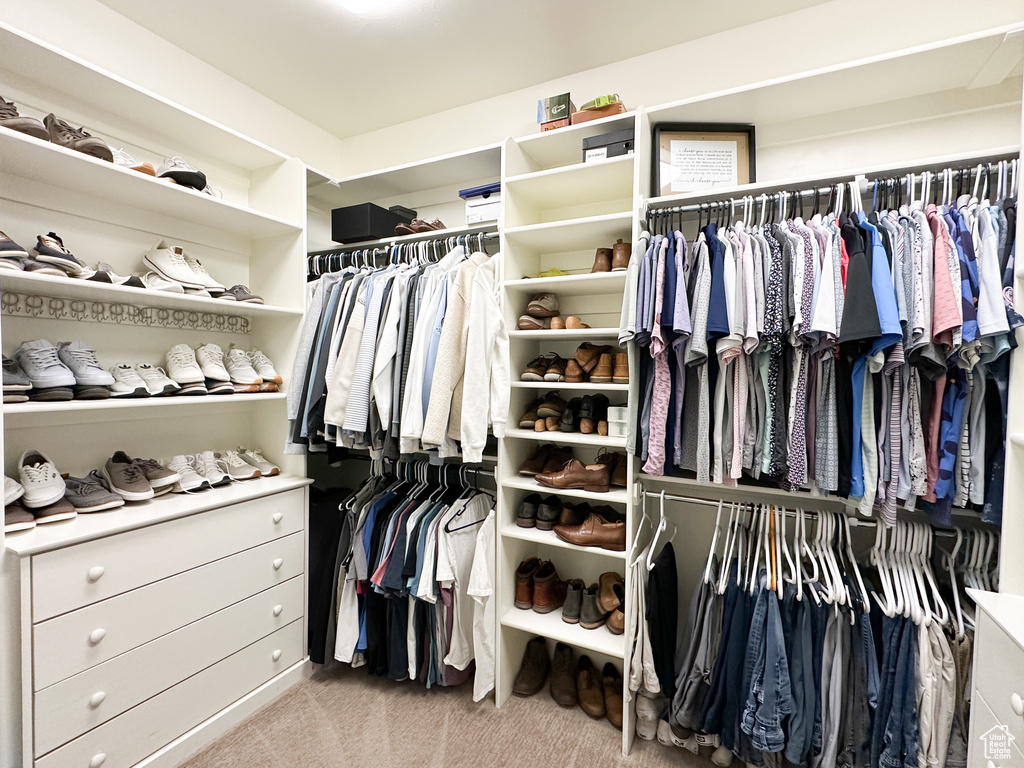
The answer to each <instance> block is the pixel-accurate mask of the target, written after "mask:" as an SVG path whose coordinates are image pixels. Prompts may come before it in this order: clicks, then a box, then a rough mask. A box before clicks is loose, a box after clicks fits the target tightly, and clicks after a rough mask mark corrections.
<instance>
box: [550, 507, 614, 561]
mask: <svg viewBox="0 0 1024 768" xmlns="http://www.w3.org/2000/svg"><path fill="white" fill-rule="evenodd" d="M555 535H556V536H557V537H558V538H560V539H561V540H562V541H566V542H568V543H569V544H575V545H576V546H577V547H600V548H601V549H606V550H608V551H609V552H625V551H626V524H625V523H611V522H608V521H607V520H605V519H604V518H602V517H600V516H599V515H593V514H592V515H590V516H589V517H587V519H586V520H584V521H583V523H581V524H580V525H556V526H555Z"/></svg>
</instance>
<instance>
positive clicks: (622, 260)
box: [612, 238, 633, 272]
mask: <svg viewBox="0 0 1024 768" xmlns="http://www.w3.org/2000/svg"><path fill="white" fill-rule="evenodd" d="M632 250H633V247H632V246H631V245H630V244H629V243H624V242H622V239H621V238H619V240H617V241H616V242H615V245H613V246H612V272H622V271H624V270H626V269H628V268H629V256H630V254H631V252H632Z"/></svg>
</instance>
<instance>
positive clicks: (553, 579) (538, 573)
mask: <svg viewBox="0 0 1024 768" xmlns="http://www.w3.org/2000/svg"><path fill="white" fill-rule="evenodd" d="M515 606H516V608H519V609H520V610H524V611H525V610H530V609H533V610H534V611H536V612H537V613H551V612H552V611H554V610H556V609H558V608H561V609H562V621H564V622H565V623H566V624H579V625H580V626H581V627H583V628H584V629H600V628H601V627H603V626H605V625H608V631H609V632H611V633H612V634H613V635H621V634H622V633H623V632H624V631H625V626H626V616H625V613H624V611H625V606H626V604H625V581H624V580H623V578H622V576H620V575H619V574H617V573H615V572H614V571H608V572H607V573H602V574H601V577H600V578H599V579H598V581H597V582H596V583H594V584H591V585H590V586H589V587H584V583H583V581H582V580H581V579H570V580H569V581H562V579H560V578H559V576H558V571H557V570H555V566H554V564H553V563H552V562H551V561H550V560H541V559H540V558H537V557H530V558H527V559H526V560H523V561H522V562H521V563H520V564H519V567H518V568H516V589H515Z"/></svg>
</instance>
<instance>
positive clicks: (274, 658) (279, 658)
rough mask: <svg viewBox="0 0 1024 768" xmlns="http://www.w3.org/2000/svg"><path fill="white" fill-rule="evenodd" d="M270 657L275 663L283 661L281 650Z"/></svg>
mask: <svg viewBox="0 0 1024 768" xmlns="http://www.w3.org/2000/svg"><path fill="white" fill-rule="evenodd" d="M270 656H271V658H272V659H273V660H274V661H280V660H281V649H280V648H278V649H277V650H276V651H274V652H273V653H272V654H270Z"/></svg>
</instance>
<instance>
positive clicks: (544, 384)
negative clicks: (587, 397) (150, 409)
mask: <svg viewBox="0 0 1024 768" xmlns="http://www.w3.org/2000/svg"><path fill="white" fill-rule="evenodd" d="M512 389H543V390H548V391H552V390H553V391H556V392H560V391H562V390H566V391H569V392H572V391H574V390H580V391H583V392H628V391H629V384H593V383H591V382H589V381H585V382H583V383H582V384H566V383H565V382H564V381H513V382H512Z"/></svg>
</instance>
